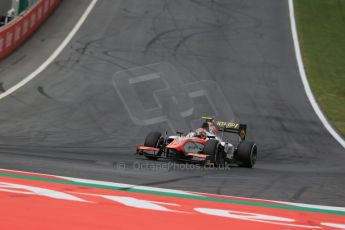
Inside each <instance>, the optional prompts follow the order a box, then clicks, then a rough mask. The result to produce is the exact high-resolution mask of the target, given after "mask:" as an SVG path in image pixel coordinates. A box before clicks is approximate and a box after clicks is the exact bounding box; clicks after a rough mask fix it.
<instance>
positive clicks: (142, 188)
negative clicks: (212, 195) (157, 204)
mask: <svg viewBox="0 0 345 230" xmlns="http://www.w3.org/2000/svg"><path fill="white" fill-rule="evenodd" d="M58 177H59V178H62V179H64V180H69V181H74V182H79V183H86V184H95V185H105V186H111V187H119V188H124V189H138V190H146V191H154V192H166V193H175V194H181V195H193V196H202V195H198V194H194V193H190V192H185V191H180V190H175V189H165V188H154V187H147V186H136V185H131V184H122V183H115V182H107V181H98V180H88V179H78V178H73V177H62V176H58Z"/></svg>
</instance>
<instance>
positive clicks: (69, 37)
mask: <svg viewBox="0 0 345 230" xmlns="http://www.w3.org/2000/svg"><path fill="white" fill-rule="evenodd" d="M97 1H98V0H92V1H91V3H90V5H89V6H88V7H87V9H86V10H85V12H84V13H83V15H82V16H81V18H80V19H79V20H78V22H77V24H76V25H75V26H74V27H73V29H72V30H71V31H70V32H69V34H68V35H67V37H66V38H65V39H64V40H63V41H62V43H61V44H60V45H59V46H58V48H57V49H56V50H55V51H54V52H53V53H52V55H50V57H49V58H48V59H47V60H46V61H45V62H43V63H42V64H41V65H40V66H39V67H38V68H37V69H36V70H35V71H34V72H32V73H31V74H29V75H28V76H27V77H25V78H24V79H23V80H21V81H20V82H18V83H17V84H15V85H14V86H12V87H11V88H9V89H8V90H6V91H5V92H3V93H1V94H0V100H1V99H3V98H5V97H7V96H8V95H10V94H12V93H13V92H15V91H16V90H18V89H20V88H21V87H23V86H24V85H26V84H27V83H29V82H30V81H31V80H33V79H34V78H35V77H37V76H38V75H39V74H40V73H41V72H42V71H43V70H45V69H46V68H47V67H48V66H49V65H50V64H51V63H52V62H53V61H54V60H55V58H56V57H57V56H58V55H59V54H60V53H61V52H62V50H63V49H64V48H65V47H66V46H67V44H68V43H69V42H70V41H71V40H72V38H73V37H74V35H75V34H76V33H77V32H78V30H79V29H80V27H81V26H82V25H83V23H84V22H85V20H86V18H87V17H88V16H89V14H90V12H91V11H92V9H93V8H94V7H95V5H96V3H97Z"/></svg>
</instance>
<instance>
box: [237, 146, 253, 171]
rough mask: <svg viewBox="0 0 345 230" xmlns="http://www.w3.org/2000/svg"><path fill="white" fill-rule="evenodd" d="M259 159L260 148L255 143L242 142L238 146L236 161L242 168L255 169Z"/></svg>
mask: <svg viewBox="0 0 345 230" xmlns="http://www.w3.org/2000/svg"><path fill="white" fill-rule="evenodd" d="M257 157H258V148H257V146H256V144H255V143H253V142H249V141H242V142H241V143H239V144H238V147H237V155H236V161H237V162H238V165H239V166H240V167H246V168H253V166H254V164H255V162H256V160H257Z"/></svg>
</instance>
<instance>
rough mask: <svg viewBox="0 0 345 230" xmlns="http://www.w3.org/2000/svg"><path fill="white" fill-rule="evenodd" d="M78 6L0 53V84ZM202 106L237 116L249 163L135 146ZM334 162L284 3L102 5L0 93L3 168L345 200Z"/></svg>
mask: <svg viewBox="0 0 345 230" xmlns="http://www.w3.org/2000/svg"><path fill="white" fill-rule="evenodd" d="M88 4H89V1H83V0H69V1H63V2H62V4H61V5H60V6H59V7H58V9H57V10H56V11H55V12H54V14H53V15H52V16H51V17H50V18H49V19H48V21H47V22H46V23H45V24H44V25H43V27H42V28H41V29H40V30H39V31H38V32H36V33H35V34H34V35H33V36H32V37H31V38H30V39H29V40H28V41H27V42H26V43H25V44H24V45H23V46H22V47H21V48H20V49H18V50H17V51H16V52H15V53H13V54H12V55H11V56H9V57H8V58H7V59H5V60H3V61H2V62H1V63H0V83H1V84H0V86H1V87H0V89H1V90H2V91H4V90H6V89H8V88H9V87H11V86H12V85H13V84H15V83H16V82H18V81H19V80H20V79H22V78H24V77H25V76H26V75H28V74H29V73H31V72H32V71H33V70H34V69H35V68H36V67H37V66H38V65H39V64H40V63H42V61H44V60H45V59H46V58H47V57H48V56H49V55H50V53H51V52H52V51H53V50H54V49H55V48H56V47H57V45H58V44H59V43H60V42H61V41H62V40H63V39H64V37H65V36H66V35H67V33H68V32H69V31H70V30H71V28H72V27H73V25H74V24H75V23H76V21H77V20H78V19H79V17H80V16H81V14H82V12H83V11H84V10H85V9H86V7H87V5H88ZM201 115H214V116H216V117H217V118H219V119H223V120H232V119H235V120H237V121H240V122H245V123H247V124H248V127H249V130H248V139H251V140H255V141H256V142H257V144H258V147H259V159H258V162H257V164H256V165H255V168H254V169H244V168H237V167H231V168H230V169H228V170H215V169H190V168H193V167H194V166H193V165H185V164H183V165H170V164H169V163H168V162H165V161H158V162H152V161H148V160H145V159H140V158H137V157H135V156H134V152H135V151H134V150H135V146H136V145H138V144H141V143H143V140H144V137H145V135H146V134H147V133H148V132H149V131H150V130H156V129H158V130H165V129H167V130H168V131H169V132H170V133H171V132H172V130H174V129H178V130H183V131H188V130H189V129H191V128H195V127H196V126H197V125H198V124H200V123H201V121H200V120H198V119H199V117H200V116H201ZM344 162H345V151H344V149H343V148H342V147H341V146H340V145H339V144H338V143H337V142H336V141H335V140H334V139H333V138H332V137H331V136H330V135H329V134H328V132H327V131H326V130H325V128H324V127H323V125H322V124H321V123H320V121H319V120H318V118H317V116H316V115H315V113H314V111H313V110H312V108H311V106H310V104H309V102H308V99H307V97H306V95H305V92H304V90H303V85H302V83H301V80H300V77H299V75H298V69H297V64H296V60H295V54H294V48H293V41H292V37H291V31H290V21H289V11H288V2H287V1H282V0H279V1H277V0H264V1H243V0H237V1H235V0H233V1H228V0H226V1H225V0H217V1H216V0H210V1H207V0H190V1H186V0H175V1H168V0H165V1H164V0H147V1H141V0H123V1H111V0H102V1H99V2H98V3H97V5H96V7H95V8H94V10H93V11H92V12H91V14H90V16H89V18H88V19H87V21H86V22H85V24H84V25H83V26H82V28H81V29H80V31H79V32H78V33H77V35H76V36H75V37H74V39H73V40H72V42H71V43H70V44H69V45H68V46H67V48H66V49H65V50H64V51H63V52H62V54H61V55H60V56H59V57H58V58H57V59H56V60H55V61H54V63H52V64H51V65H50V66H49V67H48V68H47V69H46V70H45V71H44V72H43V73H41V74H40V75H39V76H38V77H37V78H35V80H33V81H31V82H30V83H29V84H28V85H26V86H25V87H23V88H21V89H20V90H18V91H17V92H15V93H14V94H12V95H11V96H9V97H6V98H4V99H2V100H1V101H0V167H1V168H7V169H16V170H26V171H32V172H41V173H50V174H57V175H63V176H73V177H80V178H88V179H98V180H107V181H115V182H124V183H131V184H136V185H149V186H156V187H163V188H175V189H182V190H190V191H199V192H209V193H217V194H227V195H236V196H243V197H254V198H264V199H275V200H283V201H294V202H304V203H312V204H323V205H335V206H345V192H344V191H345V167H344ZM187 166H188V167H187ZM140 167H142V168H141V169H140Z"/></svg>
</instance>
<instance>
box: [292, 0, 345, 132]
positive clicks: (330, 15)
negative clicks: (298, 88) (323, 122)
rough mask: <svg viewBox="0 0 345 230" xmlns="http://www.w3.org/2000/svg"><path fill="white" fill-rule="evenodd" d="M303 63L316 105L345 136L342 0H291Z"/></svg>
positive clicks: (344, 16)
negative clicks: (292, 1)
mask: <svg viewBox="0 0 345 230" xmlns="http://www.w3.org/2000/svg"><path fill="white" fill-rule="evenodd" d="M294 5H295V15H296V22H297V29H298V36H299V40H300V45H301V50H302V55H303V62H304V66H305V69H306V72H307V75H308V80H309V84H310V86H311V88H312V91H313V93H314V96H315V97H316V100H317V102H318V103H319V105H320V106H321V109H322V111H323V112H324V114H325V115H326V116H327V118H328V120H329V121H330V122H331V123H332V125H333V127H335V128H336V129H337V130H338V132H339V133H340V134H341V135H342V136H343V137H344V136H345V0H295V1H294Z"/></svg>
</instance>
